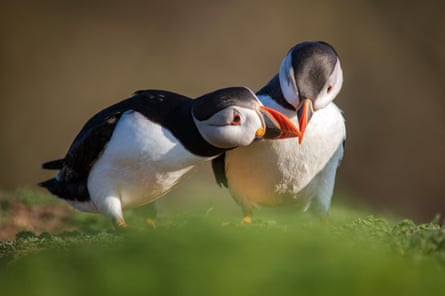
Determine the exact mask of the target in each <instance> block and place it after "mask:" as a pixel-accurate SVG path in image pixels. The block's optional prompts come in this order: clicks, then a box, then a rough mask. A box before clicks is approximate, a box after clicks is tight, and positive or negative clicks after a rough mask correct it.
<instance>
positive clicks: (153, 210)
mask: <svg viewBox="0 0 445 296" xmlns="http://www.w3.org/2000/svg"><path fill="white" fill-rule="evenodd" d="M147 209H148V214H147V219H146V220H145V223H147V225H148V226H149V227H150V228H152V229H156V217H157V216H158V209H157V207H156V204H155V203H151V204H148V206H147Z"/></svg>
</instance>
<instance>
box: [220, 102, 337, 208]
mask: <svg viewBox="0 0 445 296" xmlns="http://www.w3.org/2000/svg"><path fill="white" fill-rule="evenodd" d="M261 99H262V101H263V103H264V104H265V105H268V106H270V107H272V108H275V109H277V110H278V111H280V112H282V113H284V114H285V115H287V116H288V117H289V118H290V119H291V120H292V121H293V122H294V123H296V124H298V122H297V121H298V118H297V116H296V113H295V111H291V110H286V109H284V108H282V107H281V106H279V105H277V104H276V103H275V101H273V100H269V98H268V97H263V98H261ZM345 133H346V132H345V125H344V119H343V116H342V115H341V112H340V110H339V109H338V108H337V107H336V106H335V104H333V103H332V104H330V105H328V106H327V107H325V108H323V109H322V110H319V111H317V112H315V113H314V115H313V117H312V119H311V121H310V122H309V125H308V127H307V129H306V133H305V137H304V140H303V143H302V144H301V145H300V144H298V139H295V138H292V139H283V140H274V141H262V142H258V143H254V144H253V145H250V146H248V147H241V148H238V149H235V150H233V151H230V152H228V153H226V175H227V179H228V183H229V187H230V190H231V192H232V194H233V196H234V197H235V198H236V199H237V200H238V201H239V202H240V203H241V204H242V205H244V206H245V207H254V206H255V205H256V204H260V205H267V206H278V205H282V204H286V203H291V202H300V203H302V205H303V206H304V207H306V206H308V205H309V204H310V202H311V200H312V198H314V197H315V198H322V199H326V198H325V197H324V195H323V194H322V193H321V192H322V191H323V190H324V191H329V190H326V188H325V187H330V185H329V184H328V183H329V182H331V183H332V182H334V180H335V170H336V168H337V163H338V161H339V160H340V158H341V156H342V152H343V150H342V149H341V151H340V150H339V147H340V146H341V145H342V142H343V140H344V138H345ZM337 151H339V152H338V153H336V152H337ZM340 152H341V153H340ZM333 158H335V160H334V161H333V162H335V169H334V170H333V175H332V169H331V167H332V166H329V165H328V163H330V161H331V159H333ZM327 167H330V169H329V174H328V176H326V174H322V173H320V172H322V171H323V170H324V169H325V168H327ZM316 176H321V177H322V178H323V180H319V179H318V178H317V177H316ZM324 179H327V180H328V179H329V182H328V181H327V180H326V182H325V180H324ZM314 180H316V182H318V183H320V184H321V187H313V188H312V186H308V184H310V183H311V182H313V181H314ZM314 182H315V181H314ZM325 183H326V185H324V184H325ZM314 184H315V183H314ZM307 188H311V189H310V190H306V189H307ZM332 188H333V183H332ZM303 189H305V190H303ZM314 191H316V192H314ZM331 194H332V192H331ZM322 195H323V196H322ZM329 200H330V196H329Z"/></svg>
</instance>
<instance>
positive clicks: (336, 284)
mask: <svg viewBox="0 0 445 296" xmlns="http://www.w3.org/2000/svg"><path fill="white" fill-rule="evenodd" d="M31 195H32V194H31ZM289 212H290V211H285V210H282V211H281V210H271V211H263V210H262V211H259V213H257V216H256V219H255V220H254V221H255V223H253V224H252V225H249V226H246V227H244V226H243V227H240V226H238V225H237V223H238V221H239V220H240V217H239V216H238V215H236V214H234V215H227V214H224V213H221V212H219V211H218V209H213V210H211V209H207V210H205V209H198V210H196V211H195V212H193V211H182V212H181V211H177V212H176V213H173V214H171V213H170V214H169V215H168V216H166V215H161V216H162V217H161V219H160V221H159V227H158V228H157V230H156V231H150V230H145V231H140V230H130V231H127V232H119V233H117V232H115V231H113V230H112V229H111V228H110V225H109V223H108V221H106V219H103V218H101V217H100V216H98V215H87V214H76V217H75V218H74V219H75V221H76V223H78V225H79V228H80V231H74V232H62V233H60V234H49V233H43V234H40V235H36V234H34V233H31V232H21V233H18V234H17V236H16V239H15V240H12V241H2V242H0V291H1V295H67V296H69V295H137V294H140V293H144V294H146V295H150V294H151V295H243V296H247V295H321V294H324V295H337V294H338V295H345V294H346V295H445V282H444V281H443V279H444V276H445V233H444V232H443V229H441V228H440V226H439V225H438V224H437V221H432V222H431V223H428V224H423V225H416V224H414V223H413V222H411V221H409V220H396V221H392V220H387V219H383V218H376V217H373V216H369V214H368V213H364V212H361V211H356V210H352V209H350V208H348V207H346V206H340V205H338V203H336V204H334V207H333V209H332V211H331V217H330V222H329V225H327V226H326V225H322V224H321V223H319V221H318V220H317V219H315V218H313V217H311V216H310V215H307V214H299V215H295V214H289ZM235 213H236V212H235ZM126 214H127V217H128V220H129V221H132V222H133V223H135V224H139V222H142V221H143V210H137V211H130V212H127V213H126ZM222 221H229V222H231V223H230V224H229V225H228V226H225V227H223V226H221V223H222ZM88 224H90V226H88ZM91 225H93V226H91ZM140 226H142V224H140Z"/></svg>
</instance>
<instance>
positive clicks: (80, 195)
mask: <svg viewBox="0 0 445 296" xmlns="http://www.w3.org/2000/svg"><path fill="white" fill-rule="evenodd" d="M38 185H39V186H40V187H44V188H46V189H48V191H49V192H51V193H52V194H54V195H55V196H57V197H59V198H62V199H65V200H72V201H80V202H83V201H88V200H90V194H89V192H88V189H87V184H86V180H79V181H77V182H72V183H67V182H61V181H58V180H57V179H56V178H52V179H48V180H46V181H43V182H40V183H38Z"/></svg>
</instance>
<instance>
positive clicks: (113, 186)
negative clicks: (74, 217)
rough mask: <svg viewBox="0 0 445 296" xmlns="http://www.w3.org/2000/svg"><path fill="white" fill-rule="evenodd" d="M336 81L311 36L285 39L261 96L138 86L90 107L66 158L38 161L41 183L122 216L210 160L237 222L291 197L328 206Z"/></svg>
mask: <svg viewBox="0 0 445 296" xmlns="http://www.w3.org/2000/svg"><path fill="white" fill-rule="evenodd" d="M342 84H343V72H342V68H341V65H340V59H339V57H338V55H337V53H336V51H335V49H334V48H333V47H332V46H331V45H329V44H328V43H326V42H322V41H315V42H303V43H300V44H297V45H296V46H294V47H293V48H291V49H290V51H289V52H288V54H287V55H286V57H285V58H284V59H283V61H282V63H281V66H280V69H279V72H278V74H277V75H275V76H274V77H273V78H272V80H271V81H270V82H269V83H268V84H266V85H265V86H264V87H263V88H262V89H260V90H259V91H258V93H257V96H258V97H256V96H255V94H253V93H252V91H250V89H248V88H243V87H238V88H226V89H222V90H218V91H215V92H213V93H210V94H207V95H204V96H202V97H200V98H197V99H194V100H191V99H190V98H187V97H184V96H182V95H179V94H175V93H171V92H167V91H156V90H148V91H139V92H137V93H136V94H135V96H133V97H132V98H129V99H127V100H124V101H122V102H120V103H118V104H116V105H113V106H111V107H108V108H106V109H104V110H103V111H101V112H99V113H97V114H96V115H95V116H93V117H92V118H91V119H90V120H89V121H88V122H87V123H86V124H85V126H84V127H83V128H82V130H81V131H80V133H79V134H78V135H77V137H76V138H75V139H74V142H73V144H72V145H71V147H70V149H69V150H68V153H67V155H66V156H65V158H63V159H59V160H55V161H50V162H47V163H45V164H44V165H43V167H44V168H46V169H57V170H59V172H58V173H57V175H56V177H55V178H52V179H50V180H47V181H45V182H42V183H40V185H41V186H43V187H46V188H47V189H48V190H49V191H50V192H52V193H53V194H55V195H57V196H59V197H61V198H63V199H65V200H67V201H68V202H69V203H70V204H72V205H73V206H74V207H76V208H78V209H80V210H84V211H91V212H102V213H104V214H105V215H107V216H109V217H111V218H112V219H113V221H114V222H115V224H116V225H117V226H126V223H125V220H124V218H123V213H122V209H123V208H130V207H137V206H141V205H144V204H148V203H152V202H154V201H155V200H156V199H158V198H160V197H161V196H162V195H164V194H165V193H167V192H168V191H169V190H171V189H172V187H173V186H174V185H175V184H177V183H178V182H179V181H181V179H182V178H183V177H184V175H186V174H187V173H188V172H189V171H190V170H191V169H192V168H193V167H194V166H196V165H197V164H198V163H199V162H201V161H205V160H212V167H213V170H214V173H215V177H216V181H217V183H218V184H219V185H220V186H225V187H228V188H229V190H230V192H231V194H232V196H233V198H234V199H235V201H236V202H237V203H238V204H239V205H240V206H241V208H242V210H243V220H242V223H250V222H251V219H252V212H253V209H254V208H255V207H257V206H258V205H262V206H272V207H274V206H281V205H287V204H293V203H297V204H300V205H301V206H302V207H303V208H304V210H307V209H309V208H313V209H315V210H316V211H317V212H318V213H319V214H321V215H322V216H326V215H327V213H328V211H329V208H330V204H331V198H332V195H333V190H334V184H335V175H336V171H337V167H338V165H339V164H340V161H341V159H342V157H343V149H344V148H343V144H344V141H345V138H346V129H345V123H344V118H343V116H342V112H341V111H340V109H339V108H338V107H337V106H336V105H335V104H334V103H333V101H334V99H335V97H336V96H337V94H338V93H339V92H340V90H341V87H342ZM258 99H259V101H261V103H260V102H259V101H258ZM283 114H284V115H283ZM295 125H298V126H299V129H298V128H296V127H295ZM297 137H298V138H297ZM259 138H265V139H273V141H271V140H261V141H259V140H258V139H259ZM276 139H279V140H276ZM236 147H238V148H236ZM234 148H236V149H234Z"/></svg>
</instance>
